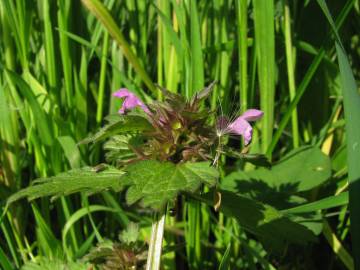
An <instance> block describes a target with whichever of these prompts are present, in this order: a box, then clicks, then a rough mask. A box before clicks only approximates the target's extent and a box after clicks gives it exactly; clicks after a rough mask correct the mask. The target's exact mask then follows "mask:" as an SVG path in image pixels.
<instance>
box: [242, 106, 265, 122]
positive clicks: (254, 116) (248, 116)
mask: <svg viewBox="0 0 360 270" xmlns="http://www.w3.org/2000/svg"><path fill="white" fill-rule="evenodd" d="M263 115H264V113H263V112H262V111H260V110H256V109H249V110H247V111H245V112H244V113H243V114H242V115H241V116H240V117H241V118H243V119H245V120H246V121H256V120H258V119H260V118H261V117H262V116H263Z"/></svg>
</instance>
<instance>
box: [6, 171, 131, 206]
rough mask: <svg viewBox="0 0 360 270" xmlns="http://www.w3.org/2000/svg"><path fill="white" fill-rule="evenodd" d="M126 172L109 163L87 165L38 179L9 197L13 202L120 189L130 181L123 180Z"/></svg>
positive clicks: (10, 201) (9, 200)
mask: <svg viewBox="0 0 360 270" xmlns="http://www.w3.org/2000/svg"><path fill="white" fill-rule="evenodd" d="M123 174H124V173H123V172H122V171H119V170H118V169H115V168H113V167H110V166H107V165H99V166H98V167H93V168H92V167H85V168H81V169H75V170H71V171H68V172H65V173H61V174H59V175H57V176H53V177H50V178H44V179H38V180H36V181H35V182H34V184H33V185H32V186H29V187H27V188H24V189H22V190H20V191H18V192H16V193H14V194H12V195H11V196H10V197H9V198H8V199H7V204H11V203H13V202H15V201H17V200H20V199H22V198H28V199H29V200H33V199H36V198H40V197H45V196H53V198H58V197H60V196H63V195H69V194H72V193H75V192H81V191H85V192H88V193H95V192H100V191H103V190H107V189H112V190H114V191H120V190H121V189H123V187H124V186H125V185H126V184H127V183H128V182H126V180H125V181H121V180H120V179H121V176H122V175H123Z"/></svg>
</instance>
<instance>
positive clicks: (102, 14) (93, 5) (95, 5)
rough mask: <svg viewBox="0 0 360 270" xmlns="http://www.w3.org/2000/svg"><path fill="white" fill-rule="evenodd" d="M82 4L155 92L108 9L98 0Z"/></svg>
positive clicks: (89, 0) (154, 91)
mask: <svg viewBox="0 0 360 270" xmlns="http://www.w3.org/2000/svg"><path fill="white" fill-rule="evenodd" d="M82 2H83V4H84V5H85V6H86V7H87V8H88V9H89V10H90V12H91V13H93V14H94V15H95V17H97V18H98V19H99V20H100V21H101V22H102V23H103V25H104V27H105V28H106V29H107V31H109V33H110V35H111V36H112V37H113V38H114V39H115V40H116V42H117V43H118V45H119V46H120V47H121V48H122V50H123V53H124V55H125V57H126V58H127V60H128V61H129V62H130V64H131V65H132V66H133V68H134V69H135V71H136V72H137V73H138V75H139V76H140V77H141V79H142V80H143V81H144V83H145V84H146V85H147V87H148V88H149V89H150V90H151V91H152V92H153V93H154V94H156V93H157V90H156V87H155V85H154V83H153V82H152V80H151V79H150V77H149V75H148V74H147V72H146V70H145V69H144V68H143V67H142V66H141V64H140V61H139V60H138V59H137V57H136V55H135V54H134V53H133V51H132V50H131V48H130V45H129V44H128V43H127V41H126V40H125V37H124V36H123V34H122V32H121V31H120V29H119V27H118V26H117V25H116V23H115V21H114V19H113V17H112V16H111V15H110V13H109V11H108V10H107V9H106V8H105V6H104V5H103V4H102V3H101V2H100V1H98V0H82Z"/></svg>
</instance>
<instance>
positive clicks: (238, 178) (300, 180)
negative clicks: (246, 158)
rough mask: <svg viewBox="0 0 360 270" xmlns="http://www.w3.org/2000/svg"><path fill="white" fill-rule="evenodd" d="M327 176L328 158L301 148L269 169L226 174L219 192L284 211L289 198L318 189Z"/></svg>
mask: <svg viewBox="0 0 360 270" xmlns="http://www.w3.org/2000/svg"><path fill="white" fill-rule="evenodd" d="M330 175H331V166H330V159H329V158H328V156H326V155H325V154H323V153H322V152H321V150H320V149H318V148H316V147H301V148H298V149H295V150H293V151H291V152H290V153H288V154H287V155H285V156H284V157H283V158H282V159H281V160H280V161H279V162H278V163H277V164H276V165H274V166H272V167H271V169H268V168H259V169H256V170H252V171H246V172H244V171H237V172H233V173H231V174H229V175H228V176H226V177H225V178H224V180H223V181H222V182H221V188H222V189H226V190H229V191H233V192H236V193H241V194H247V195H249V196H250V197H252V198H256V199H258V200H260V201H263V202H265V203H269V204H272V205H275V206H277V207H280V208H286V207H289V206H291V205H293V204H294V203H296V199H297V198H296V197H294V196H292V195H295V194H298V193H299V192H304V191H307V190H310V189H312V188H314V187H316V186H319V185H321V184H322V183H324V182H325V181H326V180H328V179H329V177H330ZM294 200H295V201H294ZM300 202H301V201H300Z"/></svg>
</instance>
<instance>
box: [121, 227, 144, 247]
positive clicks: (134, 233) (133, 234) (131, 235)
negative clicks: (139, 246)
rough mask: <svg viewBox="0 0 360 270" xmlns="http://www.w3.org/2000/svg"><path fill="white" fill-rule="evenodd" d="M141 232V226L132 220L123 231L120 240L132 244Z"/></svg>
mask: <svg viewBox="0 0 360 270" xmlns="http://www.w3.org/2000/svg"><path fill="white" fill-rule="evenodd" d="M139 234H140V228H139V224H137V223H134V222H130V223H129V224H128V226H127V228H126V230H124V231H122V232H121V234H120V235H119V240H120V242H121V243H124V244H126V245H131V244H132V243H135V242H136V241H137V240H138V238H139Z"/></svg>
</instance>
